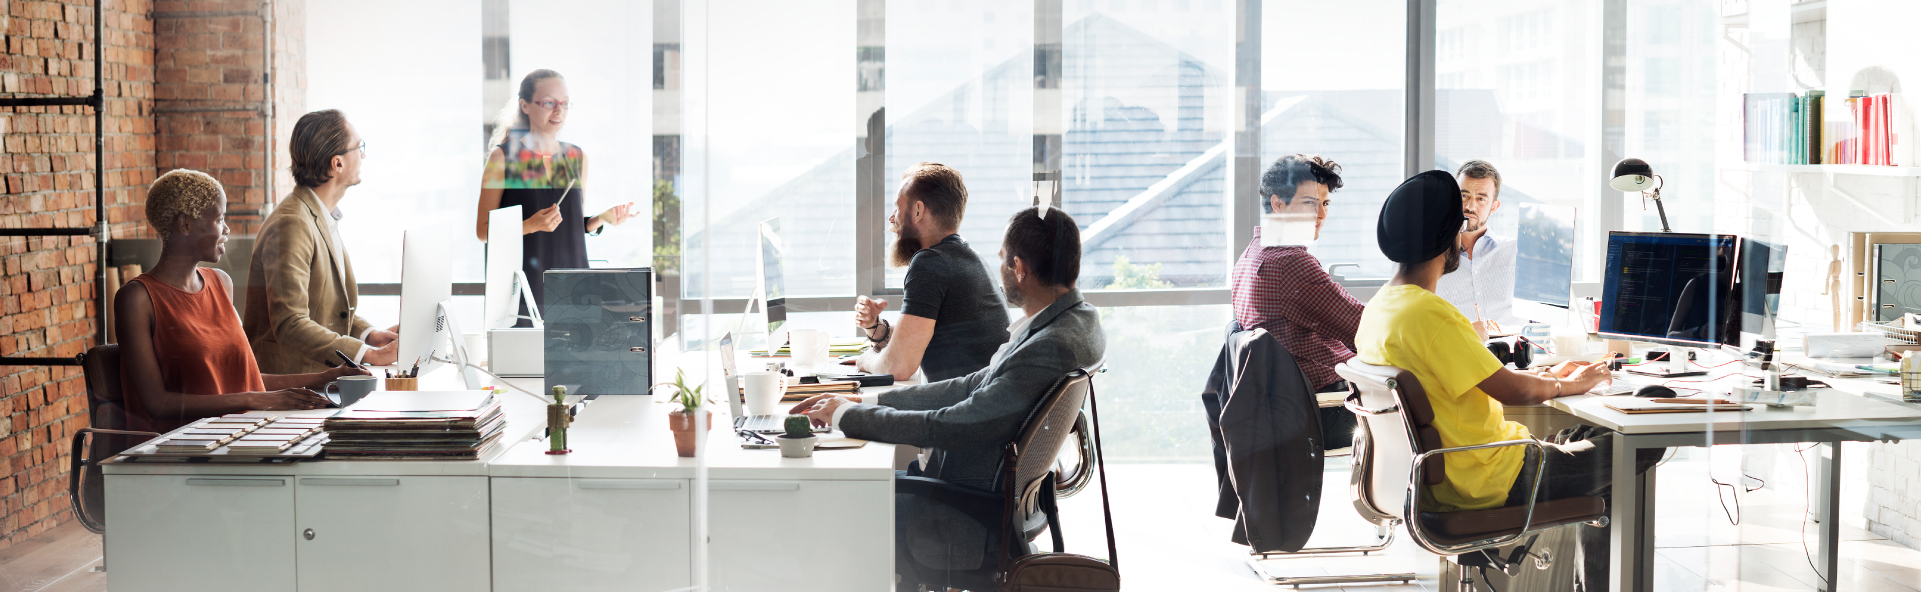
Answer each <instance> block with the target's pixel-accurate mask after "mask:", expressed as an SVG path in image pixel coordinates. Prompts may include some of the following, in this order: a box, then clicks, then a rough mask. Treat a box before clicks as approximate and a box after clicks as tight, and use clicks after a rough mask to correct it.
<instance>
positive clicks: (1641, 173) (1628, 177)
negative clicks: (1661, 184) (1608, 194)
mask: <svg viewBox="0 0 1921 592" xmlns="http://www.w3.org/2000/svg"><path fill="white" fill-rule="evenodd" d="M1608 179H1609V180H1608V186H1609V187H1613V188H1614V189H1615V190H1616V191H1628V192H1638V191H1647V190H1648V189H1651V188H1653V187H1654V185H1655V179H1654V167H1651V166H1648V163H1647V161H1645V160H1641V159H1639V158H1623V159H1621V162H1617V163H1614V174H1613V175H1612V176H1610V177H1608Z"/></svg>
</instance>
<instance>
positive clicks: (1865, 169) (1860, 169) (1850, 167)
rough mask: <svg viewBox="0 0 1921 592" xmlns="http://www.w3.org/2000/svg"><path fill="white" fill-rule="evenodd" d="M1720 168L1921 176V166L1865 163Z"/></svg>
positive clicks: (1756, 164)
mask: <svg viewBox="0 0 1921 592" xmlns="http://www.w3.org/2000/svg"><path fill="white" fill-rule="evenodd" d="M1720 169H1721V170H1735V171H1750V172H1761V173H1827V174H1836V175H1866V176H1871V177H1921V167H1907V166H1878V165H1865V164H1769V163H1759V162H1739V161H1737V162H1724V163H1721V165H1720Z"/></svg>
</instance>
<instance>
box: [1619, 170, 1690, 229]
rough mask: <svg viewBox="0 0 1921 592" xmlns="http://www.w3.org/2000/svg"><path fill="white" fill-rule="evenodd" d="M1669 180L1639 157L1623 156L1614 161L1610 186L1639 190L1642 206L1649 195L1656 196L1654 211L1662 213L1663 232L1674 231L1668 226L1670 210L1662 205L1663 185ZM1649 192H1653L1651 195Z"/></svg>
mask: <svg viewBox="0 0 1921 592" xmlns="http://www.w3.org/2000/svg"><path fill="white" fill-rule="evenodd" d="M1666 184H1667V181H1666V180H1664V179H1662V178H1661V176H1660V175H1656V174H1654V167H1651V166H1648V163H1647V161H1645V160H1641V159H1639V158H1623V159H1621V162H1617V163H1614V175H1613V176H1612V180H1610V181H1608V186H1609V187H1613V188H1614V190H1615V191H1622V192H1630V191H1632V192H1637V193H1640V194H1641V199H1642V200H1644V201H1642V203H1641V205H1642V207H1646V206H1647V202H1646V201H1645V200H1646V199H1647V198H1648V197H1653V198H1654V211H1655V212H1657V213H1659V214H1660V215H1661V232H1674V230H1673V229H1671V228H1669V227H1668V210H1667V208H1665V207H1662V206H1661V186H1663V185H1666ZM1649 192H1652V193H1653V194H1652V195H1651V196H1650V195H1649Z"/></svg>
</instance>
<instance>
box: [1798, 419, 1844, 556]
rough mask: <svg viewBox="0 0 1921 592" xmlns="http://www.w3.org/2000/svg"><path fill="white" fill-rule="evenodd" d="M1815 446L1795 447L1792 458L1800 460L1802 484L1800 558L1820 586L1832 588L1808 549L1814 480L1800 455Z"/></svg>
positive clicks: (1805, 461)
mask: <svg viewBox="0 0 1921 592" xmlns="http://www.w3.org/2000/svg"><path fill="white" fill-rule="evenodd" d="M1815 446H1820V443H1819V442H1815V443H1810V444H1808V447H1807V448H1798V447H1797V448H1795V449H1794V457H1795V458H1799V459H1801V482H1802V483H1803V485H1802V486H1801V499H1802V504H1801V533H1800V534H1801V556H1802V557H1806V558H1807V560H1808V569H1812V570H1814V577H1817V578H1821V584H1822V585H1824V586H1826V587H1828V588H1833V587H1834V583H1833V582H1830V581H1828V577H1827V576H1825V575H1822V574H1821V568H1818V567H1815V566H1814V551H1813V550H1811V549H1809V548H1808V513H1809V512H1812V511H1814V479H1813V478H1811V477H1810V476H1809V475H1808V457H1806V456H1803V455H1802V453H1804V452H1807V451H1808V450H1810V449H1813V448H1814V447H1815ZM1835 493H1836V494H1839V493H1840V492H1838V491H1837V492H1835ZM1828 519H1829V520H1835V519H1837V518H1836V517H1834V516H1829V517H1828ZM1834 543H1835V544H1836V545H1839V544H1841V541H1835V542H1834Z"/></svg>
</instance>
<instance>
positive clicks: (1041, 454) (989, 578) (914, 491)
mask: <svg viewBox="0 0 1921 592" xmlns="http://www.w3.org/2000/svg"><path fill="white" fill-rule="evenodd" d="M1099 371H1100V370H1099V367H1098V366H1097V367H1095V368H1089V369H1084V370H1075V371H1073V372H1070V373H1068V374H1067V375H1066V376H1064V377H1062V378H1061V379H1060V380H1058V381H1056V382H1055V383H1054V385H1053V387H1052V388H1049V389H1048V394H1047V395H1046V396H1045V397H1043V398H1042V399H1041V401H1040V403H1039V404H1037V405H1035V407H1034V409H1033V410H1032V411H1030V412H1029V413H1028V416H1027V419H1026V420H1025V421H1024V422H1023V423H1022V425H1021V429H1020V431H1019V432H1017V433H1016V435H1015V437H1014V441H1013V442H1010V443H1009V444H1008V445H1007V447H1006V449H1005V450H1006V451H1005V453H1004V457H1003V458H1002V460H1001V465H1000V469H999V470H997V471H996V477H995V483H994V485H993V489H991V490H983V489H976V488H973V487H967V486H963V485H957V484H954V483H950V482H947V481H943V480H940V479H935V478H931V477H918V476H909V477H899V478H896V479H895V482H894V492H895V493H897V494H905V495H912V496H917V497H920V498H924V499H925V500H927V501H929V502H932V503H935V504H939V505H941V506H946V507H947V508H950V509H952V510H954V511H957V512H959V513H960V514H962V515H965V516H966V517H968V518H970V519H972V520H973V521H975V522H977V523H979V524H980V525H981V526H982V527H983V528H985V529H986V530H987V531H988V532H995V533H998V535H997V536H993V537H989V544H990V545H992V546H993V548H990V549H987V550H986V555H985V557H987V558H988V559H986V560H984V561H982V563H981V565H980V567H979V568H977V569H973V570H951V569H941V568H936V567H931V566H928V565H925V564H922V563H920V562H919V561H918V559H917V558H916V557H915V556H914V555H913V554H912V553H906V554H902V555H901V557H902V558H903V559H904V560H905V561H906V562H908V563H910V565H904V566H900V569H901V571H902V572H903V574H919V575H920V579H923V580H936V581H934V582H932V584H933V585H939V586H946V587H948V588H959V589H964V590H974V591H980V592H985V591H992V590H1001V589H1003V587H1002V579H1003V577H1004V576H1005V575H1006V574H1007V572H1008V571H1010V570H1014V569H1015V568H1016V566H1017V565H1019V563H1020V562H1019V560H1020V559H1021V558H1023V557H1027V556H1030V555H1035V554H1036V553H1037V551H1036V549H1035V546H1034V544H1033V541H1034V539H1035V538H1037V537H1039V536H1040V532H1041V530H1043V529H1045V530H1047V531H1049V532H1050V533H1051V534H1052V535H1053V537H1052V538H1053V542H1054V550H1055V551H1056V553H1057V554H1058V552H1059V551H1060V550H1061V549H1062V540H1061V534H1060V517H1059V514H1058V512H1057V511H1056V508H1055V505H1054V502H1055V482H1054V479H1055V473H1054V464H1055V459H1056V457H1058V456H1059V454H1060V451H1061V447H1062V445H1063V444H1064V443H1065V442H1066V441H1067V439H1068V437H1069V436H1070V433H1071V432H1072V430H1073V429H1074V427H1075V425H1076V422H1077V420H1078V419H1079V418H1080V417H1081V413H1080V412H1081V405H1082V404H1083V403H1084V402H1086V401H1087V400H1088V398H1089V396H1090V393H1091V392H1092V390H1093V379H1092V374H1093V373H1095V372H1099ZM1094 424H1095V425H1094V433H1095V434H1096V436H1095V437H1094V440H1095V445H1096V450H1095V454H1094V459H1095V462H1096V463H1098V462H1099V459H1100V454H1099V449H1098V446H1099V438H1098V433H1099V426H1098V424H1099V416H1098V415H1096V416H1095V419H1094ZM1082 437H1084V438H1085V437H1087V436H1086V434H1085V433H1083V435H1082ZM1101 493H1102V495H1103V496H1105V495H1106V487H1105V486H1103V487H1102V492H1101ZM1104 507H1105V504H1103V508H1104ZM1109 532H1110V534H1109V537H1108V538H1109V548H1110V550H1111V549H1112V539H1113V536H1112V534H1111V533H1112V529H1111V526H1110V529H1109ZM1110 552H1111V551H1110ZM996 553H999V556H1000V558H1001V559H1000V561H998V562H997V561H995V560H994V559H992V558H993V557H995V556H996V555H995V554H996ZM930 574H938V575H937V576H935V577H928V576H929V575H930ZM918 585H920V582H909V581H907V578H902V581H901V584H900V589H901V590H907V591H911V590H915V589H916V588H917V586H918ZM1094 589H1099V588H1094Z"/></svg>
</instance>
